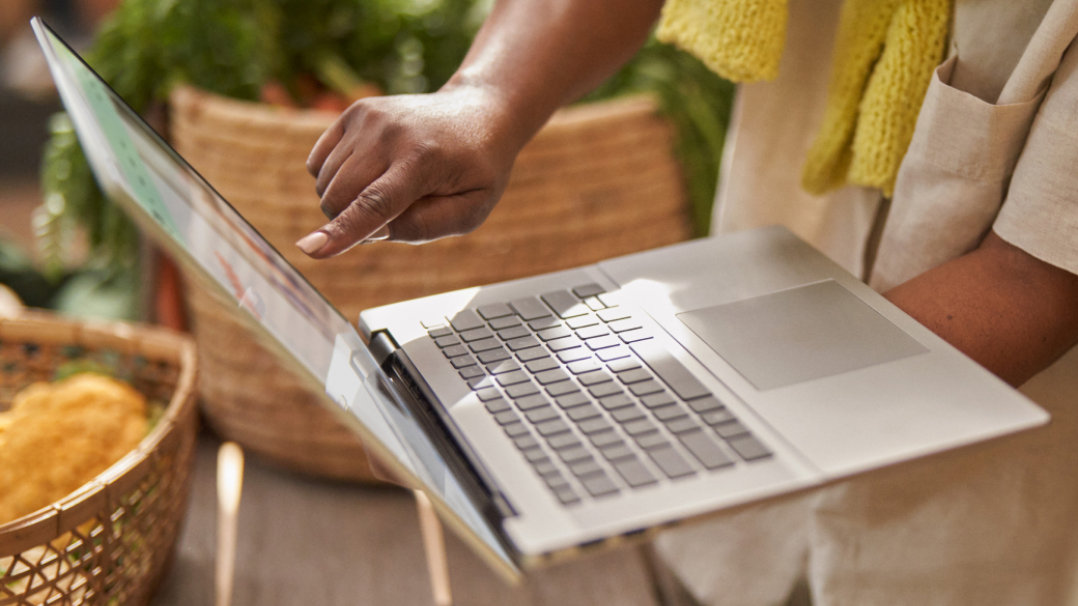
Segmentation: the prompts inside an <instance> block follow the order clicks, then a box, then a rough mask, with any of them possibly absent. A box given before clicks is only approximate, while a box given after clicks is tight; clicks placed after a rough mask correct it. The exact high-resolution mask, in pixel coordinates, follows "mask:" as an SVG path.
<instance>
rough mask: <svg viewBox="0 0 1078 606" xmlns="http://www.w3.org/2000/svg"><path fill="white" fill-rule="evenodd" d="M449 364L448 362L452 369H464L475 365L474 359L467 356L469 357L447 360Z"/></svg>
mask: <svg viewBox="0 0 1078 606" xmlns="http://www.w3.org/2000/svg"><path fill="white" fill-rule="evenodd" d="M449 362H450V364H452V365H453V368H464V367H466V366H474V365H475V358H473V357H472V356H471V355H470V354H469V355H463V356H457V357H455V358H449Z"/></svg>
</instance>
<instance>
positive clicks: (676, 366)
mask: <svg viewBox="0 0 1078 606" xmlns="http://www.w3.org/2000/svg"><path fill="white" fill-rule="evenodd" d="M631 347H632V350H633V351H634V352H636V355H638V356H640V359H641V360H643V361H644V363H645V364H647V365H648V366H649V367H650V368H651V370H653V371H654V372H655V374H657V375H659V378H661V379H662V380H663V382H664V383H666V384H667V386H669V387H670V389H671V390H673V392H674V393H676V394H677V395H678V397H679V398H681V399H682V400H691V399H693V398H702V397H704V396H706V395H710V393H711V392H709V391H708V390H707V388H706V387H704V386H703V384H702V383H700V381H699V380H697V378H696V377H694V376H693V375H692V374H691V373H690V372H689V371H688V369H686V368H685V367H684V366H682V364H681V362H679V361H678V360H677V358H675V357H674V356H673V355H671V354H670V352H668V351H666V349H664V348H663V346H662V345H661V344H659V343H657V342H655V341H654V340H649V341H641V342H638V343H633V344H632V345H631Z"/></svg>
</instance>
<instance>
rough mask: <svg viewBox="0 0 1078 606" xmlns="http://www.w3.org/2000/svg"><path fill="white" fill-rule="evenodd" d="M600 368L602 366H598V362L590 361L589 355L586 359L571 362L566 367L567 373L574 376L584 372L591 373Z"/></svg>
mask: <svg viewBox="0 0 1078 606" xmlns="http://www.w3.org/2000/svg"><path fill="white" fill-rule="evenodd" d="M585 353H586V352H585ZM600 368H602V366H600V365H599V363H598V362H596V361H595V360H594V359H592V357H591V356H590V355H589V356H588V357H587V358H585V359H582V360H579V361H576V362H573V363H572V364H569V366H568V369H569V372H571V373H573V374H574V375H580V374H584V373H586V372H591V371H593V370H599V369H600Z"/></svg>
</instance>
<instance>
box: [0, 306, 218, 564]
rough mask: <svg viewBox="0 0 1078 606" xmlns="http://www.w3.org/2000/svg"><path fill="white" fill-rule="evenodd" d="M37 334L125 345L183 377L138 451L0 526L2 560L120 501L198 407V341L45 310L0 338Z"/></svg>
mask: <svg viewBox="0 0 1078 606" xmlns="http://www.w3.org/2000/svg"><path fill="white" fill-rule="evenodd" d="M42 328H44V329H46V330H41V329H42ZM35 330H37V331H39V332H38V333H36V334H34V340H36V341H38V342H42V343H50V344H65V345H99V344H102V343H105V344H107V345H109V346H112V347H115V346H126V348H123V347H121V349H124V351H125V353H132V354H139V355H143V356H146V357H147V358H149V359H151V360H156V361H167V362H173V363H175V364H176V366H177V368H178V370H179V373H178V376H177V379H176V386H175V389H174V390H173V392H172V396H171V398H170V399H169V402H168V405H167V406H166V407H165V412H164V414H163V415H162V417H161V419H160V420H159V421H158V423H157V425H156V426H154V428H153V429H152V430H151V431H150V432H149V433H147V434H146V435H145V436H143V438H142V440H140V441H139V443H138V445H137V446H136V447H135V449H134V450H132V451H130V452H129V453H127V454H126V455H124V456H123V457H121V458H120V459H119V460H118V461H116V462H115V463H113V464H112V465H110V466H109V467H108V468H106V469H105V470H103V471H102V472H101V473H99V474H97V475H96V476H95V477H94V478H92V479H91V480H89V481H88V482H86V483H85V484H83V485H82V486H80V487H79V488H77V489H75V490H74V491H73V492H71V493H69V494H68V495H66V496H64V497H63V498H61V499H59V500H57V501H55V502H53V503H50V504H49V505H46V506H45V507H42V508H41V509H38V510H37V511H33V512H30V513H28V514H26V515H24V516H22V517H19V518H16V519H14V520H11V521H10V522H7V523H5V524H0V556H3V555H11V554H14V553H20V552H22V551H24V550H26V549H30V548H32V547H35V546H38V545H41V544H42V543H46V542H48V541H51V540H52V539H55V538H56V537H57V536H59V535H61V534H62V533H64V532H67V531H68V530H70V529H71V528H74V527H76V526H78V525H79V524H80V523H82V522H84V521H85V520H86V516H85V515H84V514H85V512H87V511H97V510H99V509H101V507H102V506H103V505H104V504H105V503H108V502H110V501H114V500H116V499H117V498H118V497H119V496H120V495H122V494H123V493H124V489H125V488H128V487H130V486H132V485H134V484H135V483H137V482H138V481H139V480H141V479H142V477H144V476H145V473H146V472H147V471H148V470H149V469H151V468H152V465H153V464H154V463H156V461H157V457H158V453H159V452H160V446H161V445H162V444H166V443H169V442H170V441H172V440H175V439H178V437H177V432H178V431H179V430H180V429H181V428H182V426H183V423H184V422H185V419H186V417H188V416H189V415H190V414H191V412H193V410H194V406H195V385H196V379H197V375H198V360H197V354H196V350H195V345H194V341H193V339H192V338H191V337H190V336H188V335H185V334H181V333H178V332H176V331H173V330H170V329H167V328H164V327H159V326H150V325H147V324H137V323H133V322H120V321H104V320H77V319H71V318H63V317H60V316H58V315H56V314H52V313H49V312H43V311H24V312H23V313H21V314H19V315H18V316H15V317H13V318H2V317H0V339H8V338H13V339H19V338H24V339H25V338H26V337H27V336H29V334H30V333H31V331H35Z"/></svg>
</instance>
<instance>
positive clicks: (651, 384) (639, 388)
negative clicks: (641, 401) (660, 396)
mask: <svg viewBox="0 0 1078 606" xmlns="http://www.w3.org/2000/svg"><path fill="white" fill-rule="evenodd" d="M629 391H631V392H633V395H634V396H637V397H640V396H646V395H649V394H653V393H659V392H660V391H663V386H662V385H659V383H658V382H657V381H655V380H654V379H649V380H647V381H643V382H641V383H633V384H632V385H630V386H629Z"/></svg>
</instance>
